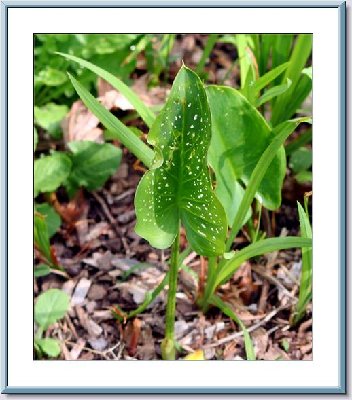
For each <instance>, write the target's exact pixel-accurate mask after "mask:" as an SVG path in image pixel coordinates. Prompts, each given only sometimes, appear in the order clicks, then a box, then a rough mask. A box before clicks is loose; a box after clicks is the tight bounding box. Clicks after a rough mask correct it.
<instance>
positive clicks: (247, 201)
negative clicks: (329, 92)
mask: <svg viewBox="0 0 352 400" xmlns="http://www.w3.org/2000/svg"><path fill="white" fill-rule="evenodd" d="M301 122H310V118H297V119H295V120H290V121H286V122H283V123H282V124H280V125H279V126H277V127H276V128H275V129H274V130H273V132H272V133H273V137H274V138H273V139H272V141H271V143H270V144H269V146H268V147H267V148H266V149H265V151H264V152H263V154H262V155H261V157H260V159H259V161H258V162H257V164H256V165H255V168H254V170H253V172H252V175H251V177H250V180H249V182H248V184H247V188H246V191H245V193H244V196H243V198H242V200H241V204H240V206H239V209H238V212H237V213H236V216H235V220H234V222H233V224H232V230H231V232H230V235H229V238H228V239H227V242H226V250H227V251H228V250H229V249H230V247H231V245H232V242H233V240H234V238H235V237H236V235H237V233H238V231H239V230H240V229H241V227H242V226H243V224H244V221H245V216H246V213H247V212H248V208H249V207H250V205H251V204H252V201H253V199H254V196H255V193H256V192H257V190H258V187H260V184H261V182H262V180H263V177H264V176H265V174H266V172H267V170H268V168H269V165H270V164H271V163H272V161H273V159H274V157H275V156H276V154H277V152H278V150H279V149H280V148H282V145H283V143H284V142H285V140H286V139H287V137H288V136H289V135H290V134H291V133H292V132H293V131H294V129H295V128H296V127H297V126H298V125H299V124H300V123H301Z"/></svg>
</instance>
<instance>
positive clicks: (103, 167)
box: [34, 141, 122, 197]
mask: <svg viewBox="0 0 352 400" xmlns="http://www.w3.org/2000/svg"><path fill="white" fill-rule="evenodd" d="M68 147H69V148H70V150H71V152H70V153H68V152H67V153H65V152H53V153H52V154H51V155H49V156H45V157H41V158H40V159H38V160H36V161H35V162H34V196H35V197H36V196H37V195H38V194H39V193H46V192H54V191H55V190H56V189H57V188H58V187H59V186H61V185H65V186H66V188H67V190H68V192H69V194H70V195H73V194H74V193H75V191H76V190H77V189H78V188H79V187H86V188H87V189H89V190H95V189H98V188H99V187H101V186H102V185H103V184H104V183H105V182H106V180H107V179H108V178H109V176H110V175H112V174H113V173H114V172H115V171H116V169H117V167H118V166H119V164H120V162H121V156H122V152H121V149H119V148H118V147H115V146H113V145H112V144H109V143H95V142H89V141H80V142H70V143H68Z"/></svg>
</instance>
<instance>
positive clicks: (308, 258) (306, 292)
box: [293, 203, 313, 324]
mask: <svg viewBox="0 0 352 400" xmlns="http://www.w3.org/2000/svg"><path fill="white" fill-rule="evenodd" d="M297 207H298V215H299V224H300V227H301V236H302V238H307V239H312V228H311V226H310V221H309V215H308V213H307V212H305V211H304V209H303V207H302V206H301V205H300V204H299V203H297ZM312 258H313V252H312V247H311V246H310V247H305V248H303V249H302V272H301V281H300V288H299V297H298V303H297V304H296V309H295V313H294V317H293V324H296V323H297V322H299V321H300V320H301V319H302V318H303V316H304V313H305V310H306V307H307V305H308V303H309V302H310V300H311V298H312V274H313V259H312Z"/></svg>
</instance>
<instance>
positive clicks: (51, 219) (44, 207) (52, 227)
mask: <svg viewBox="0 0 352 400" xmlns="http://www.w3.org/2000/svg"><path fill="white" fill-rule="evenodd" d="M35 208H36V210H37V211H38V212H39V213H40V214H41V215H43V216H44V217H45V221H46V224H47V227H48V235H49V238H51V237H52V236H53V235H55V233H56V232H57V231H58V229H59V228H60V225H61V218H60V216H59V214H58V213H57V212H56V211H55V210H54V209H53V207H51V206H50V205H49V204H48V203H42V204H36V206H35Z"/></svg>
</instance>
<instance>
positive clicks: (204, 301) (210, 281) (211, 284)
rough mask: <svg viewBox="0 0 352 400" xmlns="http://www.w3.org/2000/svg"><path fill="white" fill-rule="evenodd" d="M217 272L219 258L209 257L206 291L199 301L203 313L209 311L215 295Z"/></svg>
mask: <svg viewBox="0 0 352 400" xmlns="http://www.w3.org/2000/svg"><path fill="white" fill-rule="evenodd" d="M216 272H217V258H216V257H209V259H208V273H207V281H206V284H205V290H204V294H203V296H202V297H201V298H200V299H199V305H200V306H201V307H202V310H203V312H206V311H207V308H208V306H209V299H210V296H211V295H212V294H213V293H214V290H215V284H216Z"/></svg>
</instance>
